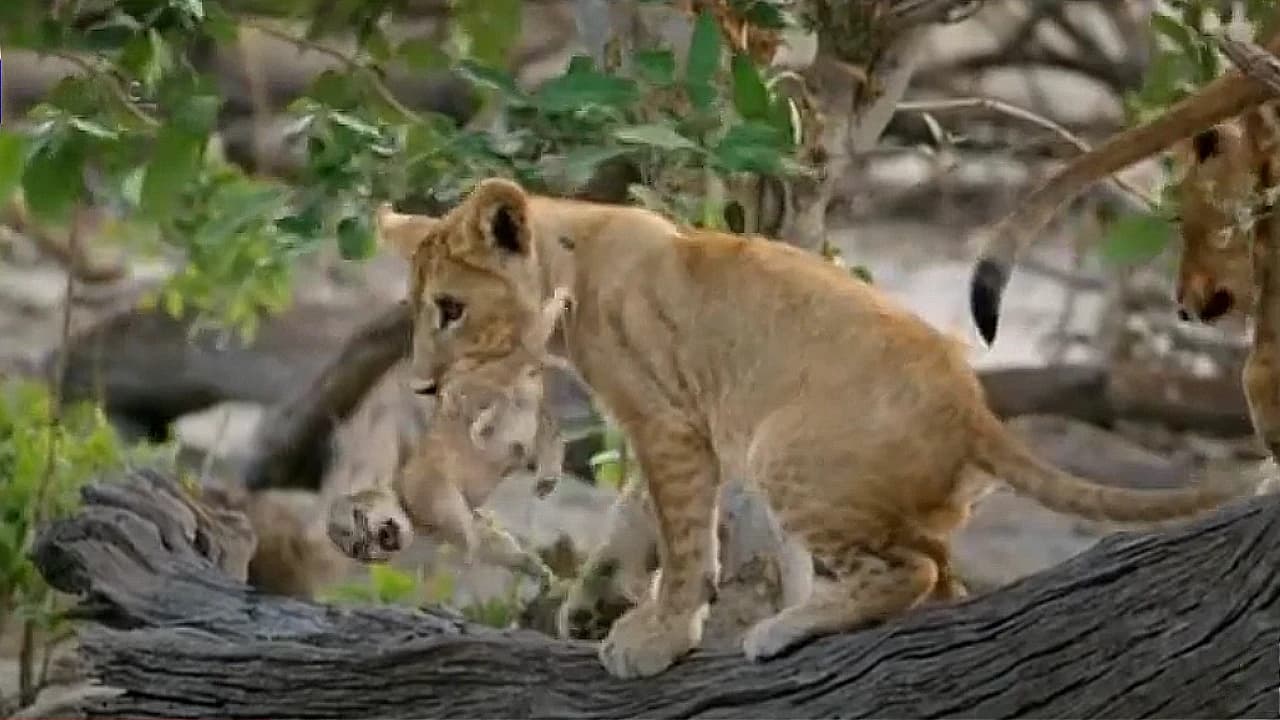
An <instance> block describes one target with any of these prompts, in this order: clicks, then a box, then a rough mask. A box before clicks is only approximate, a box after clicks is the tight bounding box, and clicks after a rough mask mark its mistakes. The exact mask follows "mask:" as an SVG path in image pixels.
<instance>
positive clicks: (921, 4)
mask: <svg viewBox="0 0 1280 720" xmlns="http://www.w3.org/2000/svg"><path fill="white" fill-rule="evenodd" d="M982 5H983V0H898V1H897V2H895V3H893V6H892V7H891V8H890V9H889V16H890V18H891V19H890V21H889V25H890V27H893V28H896V29H902V28H905V27H910V26H914V25H927V24H929V23H956V22H961V21H963V20H967V19H969V18H971V17H973V16H974V15H975V14H976V13H977V12H978V11H979V10H981V9H982Z"/></svg>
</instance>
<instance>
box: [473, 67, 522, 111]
mask: <svg viewBox="0 0 1280 720" xmlns="http://www.w3.org/2000/svg"><path fill="white" fill-rule="evenodd" d="M457 69H458V74H459V75H461V76H462V77H463V78H465V79H467V80H469V81H471V83H472V84H473V85H477V86H479V87H483V88H488V89H490V90H497V91H498V92H499V93H501V94H502V95H503V96H504V97H505V98H506V100H507V102H512V101H515V102H520V103H527V102H528V96H527V95H525V93H524V91H523V90H521V89H520V87H519V86H518V85H516V81H515V79H514V78H512V77H511V75H510V73H507V72H504V71H502V70H494V69H493V68H491V67H487V66H485V65H481V64H480V63H477V62H474V61H471V60H463V61H462V62H460V63H458V68H457Z"/></svg>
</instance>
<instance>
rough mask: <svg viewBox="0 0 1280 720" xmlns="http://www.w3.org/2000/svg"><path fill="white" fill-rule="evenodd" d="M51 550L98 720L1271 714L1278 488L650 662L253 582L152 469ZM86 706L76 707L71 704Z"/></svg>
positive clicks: (49, 573)
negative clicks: (626, 672) (625, 661)
mask: <svg viewBox="0 0 1280 720" xmlns="http://www.w3.org/2000/svg"><path fill="white" fill-rule="evenodd" d="M85 495H86V505H85V506H84V508H83V509H82V510H81V511H80V513H79V514H77V515H76V516H74V517H72V518H70V519H67V520H62V521H59V522H57V523H56V524H54V525H53V526H51V527H50V528H49V529H48V530H47V531H46V532H44V533H43V534H42V535H41V537H40V539H39V541H38V542H37V544H36V547H35V550H34V556H35V560H36V563H37V565H38V567H39V568H40V571H41V572H42V573H43V574H44V576H45V577H46V578H47V579H48V580H49V582H50V583H52V584H53V585H54V586H55V587H57V588H59V589H61V590H63V591H66V592H71V593H77V594H80V595H81V596H82V597H84V598H85V602H84V604H83V605H82V606H81V607H80V610H79V615H80V616H81V617H82V618H84V619H85V620H87V623H86V624H85V625H83V626H82V629H81V637H80V639H81V648H82V652H84V653H85V655H86V657H87V659H88V660H89V661H90V663H91V665H92V667H93V668H94V672H95V673H96V676H97V679H99V680H100V681H101V682H103V683H105V684H106V685H108V686H111V687H114V688H117V689H119V690H120V691H121V692H120V694H118V695H116V696H114V697H108V698H97V699H89V700H86V701H85V703H86V705H85V706H83V707H82V708H80V709H79V710H78V711H79V712H83V713H84V714H86V715H88V716H91V717H121V716H128V717H139V718H143V717H164V718H179V717H246V718H248V717H252V718H261V717H295V718H302V717H335V718H337V717H343V718H345V717H373V716H377V717H444V716H448V717H474V718H481V717H504V718H509V717H557V718H563V717H575V718H588V717H676V716H679V717H687V716H716V717H743V718H745V717H767V718H782V717H832V716H836V717H943V716H946V717H954V716H966V717H984V718H994V717H1015V716H1017V717H1025V716H1036V717H1078V718H1079V717H1178V718H1188V717H1274V716H1275V715H1276V713H1277V710H1278V709H1280V667H1278V666H1277V648H1278V647H1280V576H1278V575H1277V574H1276V572H1275V567H1276V565H1277V564H1278V563H1280V512H1277V510H1280V501H1277V499H1276V498H1275V497H1273V496H1266V497H1260V498H1255V499H1252V500H1250V501H1245V502H1240V503H1236V504H1233V505H1231V506H1230V507H1228V508H1225V509H1223V510H1221V511H1219V512H1218V513H1216V514H1214V515H1212V516H1209V517H1206V518H1204V519H1201V520H1198V521H1196V522H1194V523H1188V524H1186V525H1184V526H1180V527H1178V528H1176V529H1173V530H1170V531H1167V532H1164V533H1159V534H1149V535H1138V534H1118V535H1114V536H1111V537H1109V538H1107V539H1105V540H1103V541H1101V542H1100V543H1098V544H1097V545H1096V546H1094V547H1093V548H1092V549H1091V550H1089V551H1087V552H1085V553H1083V554H1082V555H1080V556H1078V557H1077V558H1075V559H1073V560H1070V561H1068V562H1066V563H1063V564H1062V565H1060V566H1058V567H1055V568H1052V569H1050V570H1047V571H1045V572H1043V573H1039V574H1037V575H1034V576H1031V577H1029V578H1026V579H1024V580H1022V581H1019V582H1017V583H1014V584H1013V585H1011V586H1009V587H1006V588H1004V589H1001V590H999V591H996V592H994V593H991V594H989V595H985V596H979V597H976V598H972V599H970V600H969V601H967V602H964V603H961V604H959V605H956V606H953V607H931V608H923V609H920V610H917V611H915V612H912V613H909V614H908V615H906V616H905V617H902V618H900V619H898V620H895V621H893V622H890V623H888V624H886V625H881V626H878V627H874V628H870V629H866V630H862V631H860V632H851V633H846V634H842V635H838V636H833V637H828V638H824V639H821V640H818V641H816V642H814V643H811V644H809V645H807V646H805V647H802V648H800V649H798V650H797V651H795V652H793V653H791V654H788V655H786V656H784V657H781V658H778V659H777V660H774V661H772V662H769V663H765V664H751V663H748V662H747V661H745V660H744V659H743V658H742V656H741V655H740V654H739V653H737V652H707V651H699V652H696V653H694V654H693V655H692V656H690V657H689V658H687V659H685V660H684V661H682V662H680V663H679V664H677V665H676V666H674V667H673V668H671V669H670V670H668V671H667V672H665V673H663V674H661V675H659V676H657V677H654V678H650V679H645V680H636V681H620V680H616V679H612V678H610V677H609V676H607V675H606V674H605V672H604V670H603V669H602V668H601V667H600V664H599V662H598V661H597V659H596V657H595V652H594V648H593V647H592V646H590V645H587V644H583V643H564V642H557V641H553V640H550V639H548V638H546V637H545V636H542V635H540V634H538V633H534V632H531V631H514V632H507V631H498V630H492V629H487V628H482V627H478V626H474V625H470V624H468V623H466V622H464V621H462V620H460V619H458V618H456V617H454V616H450V615H446V614H444V613H441V612H436V611H420V612H410V611H407V610H403V609H394V608H390V607H366V608H355V609H336V608H331V607H326V606H321V605H314V604H309V603H304V602H299V601H296V600H288V599H282V598H276V597H270V596H266V595H263V594H260V593H258V592H255V591H253V590H252V589H250V588H248V587H246V586H245V585H243V584H242V583H241V582H240V581H238V580H235V579H232V578H231V577H229V576H228V575H227V574H226V573H224V572H223V571H222V570H220V569H219V568H225V569H226V570H228V571H229V572H231V573H233V574H238V575H240V576H243V575H242V574H241V573H240V571H239V568H238V566H237V562H238V558H239V557H240V556H242V555H243V547H244V542H245V536H244V532H243V527H242V526H239V525H236V524H235V523H231V522H226V521H225V519H220V518H219V516H217V515H215V514H214V513H211V512H210V511H209V510H208V509H207V508H204V507H202V506H201V505H199V504H198V503H195V502H193V501H191V500H190V499H188V498H187V496H186V495H185V493H184V492H183V491H182V490H181V489H179V487H178V486H177V485H175V484H174V483H173V482H171V481H169V480H167V479H165V478H163V477H160V476H158V475H156V474H154V473H149V472H139V473H135V474H133V475H131V476H129V477H128V478H126V479H125V482H124V484H123V485H120V484H99V485H95V486H92V487H90V488H89V489H88V490H87V491H86V493H85ZM72 710H74V709H69V710H68V712H71V711H72Z"/></svg>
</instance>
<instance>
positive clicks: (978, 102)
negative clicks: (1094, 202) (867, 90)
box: [897, 97, 1159, 208]
mask: <svg viewBox="0 0 1280 720" xmlns="http://www.w3.org/2000/svg"><path fill="white" fill-rule="evenodd" d="M970 109H982V110H989V111H991V112H996V113H999V114H1001V115H1007V116H1008V117H1011V118H1014V119H1017V120H1021V121H1023V122H1026V123H1030V124H1032V125H1035V126H1036V127H1040V128H1043V129H1045V130H1048V131H1049V132H1051V133H1053V134H1054V135H1057V136H1058V137H1059V138H1062V139H1063V140H1065V141H1066V142H1067V143H1069V144H1070V145H1072V146H1074V147H1075V148H1076V149H1077V150H1079V151H1080V152H1082V153H1086V152H1089V150H1090V149H1091V148H1090V147H1089V144H1088V143H1086V142H1085V141H1084V140H1082V139H1080V137H1079V136H1077V135H1075V134H1074V133H1072V132H1071V131H1070V130H1068V129H1066V128H1065V127H1063V126H1061V125H1059V124H1058V123H1056V122H1054V121H1053V120H1050V119H1049V118H1047V117H1044V116H1043V115H1038V114H1036V113H1033V112H1031V111H1030V110H1027V109H1025V108H1020V107H1018V106H1016V105H1013V104H1011V103H1007V102H1004V101H1003V100H996V99H995V98H985V97H965V98H949V99H944V100H913V101H909V102H902V103H898V108H897V110H898V112H939V111H946V110H970ZM1109 179H1110V180H1111V182H1114V183H1115V184H1116V186H1118V187H1120V188H1121V189H1123V190H1124V191H1126V192H1128V193H1129V194H1130V195H1133V196H1134V197H1135V198H1137V199H1138V200H1140V201H1141V202H1142V203H1143V204H1145V205H1146V206H1147V207H1148V208H1156V207H1158V206H1159V204H1158V203H1157V202H1156V199H1155V198H1153V197H1151V196H1150V195H1149V194H1147V193H1146V192H1145V191H1144V190H1142V188H1139V187H1138V186H1137V185H1134V184H1133V183H1131V182H1129V181H1128V180H1125V179H1123V178H1120V177H1115V176H1112V177H1111V178H1109Z"/></svg>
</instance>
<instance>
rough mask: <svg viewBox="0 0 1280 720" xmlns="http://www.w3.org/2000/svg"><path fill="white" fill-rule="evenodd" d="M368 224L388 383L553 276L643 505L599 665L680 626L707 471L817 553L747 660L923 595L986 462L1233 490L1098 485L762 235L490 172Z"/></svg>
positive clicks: (466, 337)
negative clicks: (642, 572)
mask: <svg viewBox="0 0 1280 720" xmlns="http://www.w3.org/2000/svg"><path fill="white" fill-rule="evenodd" d="M378 225H379V228H380V235H381V237H382V239H383V240H384V241H385V242H387V243H389V244H393V245H395V246H397V247H398V248H399V249H400V250H401V252H402V253H403V254H404V255H405V256H406V257H408V258H410V259H411V262H412V263H413V272H412V275H411V277H412V278H413V282H412V284H411V286H410V292H409V297H408V299H407V300H408V302H410V303H411V304H412V307H413V311H414V328H415V330H414V338H413V348H412V355H413V356H412V360H411V372H412V373H413V375H414V378H413V379H412V380H411V383H414V384H415V386H416V387H418V388H422V389H424V390H429V389H432V388H437V387H442V386H444V385H445V384H447V383H448V382H450V381H452V382H457V381H458V378H461V377H468V376H476V375H479V374H482V373H485V372H487V369H488V368H492V367H501V366H502V365H503V364H505V363H507V362H509V361H510V358H512V357H517V356H518V355H519V353H520V348H521V342H520V340H519V338H520V337H521V336H522V334H523V333H524V332H527V330H528V328H530V327H533V326H534V325H536V322H537V320H536V313H534V312H531V311H530V310H529V308H536V307H538V306H539V305H540V304H541V303H542V302H545V299H546V298H548V297H550V296H551V294H552V290H553V289H554V288H556V287H570V288H571V289H572V294H573V304H572V306H571V307H570V308H568V310H567V312H566V313H565V316H564V318H563V322H562V323H561V328H560V333H559V341H560V345H561V346H562V348H563V353H564V355H565V357H567V359H568V360H569V362H570V363H571V364H572V366H573V368H574V369H575V370H577V372H578V375H579V376H580V377H581V378H582V379H583V380H584V382H585V383H586V385H587V386H588V387H590V389H591V392H592V395H593V399H595V400H596V401H598V402H599V403H600V405H601V406H602V409H603V410H604V412H605V414H607V415H608V416H609V417H611V418H612V419H613V420H614V421H615V422H616V423H617V425H618V426H619V427H621V428H622V429H623V431H624V432H625V433H626V435H627V438H628V439H629V440H630V441H631V444H632V447H633V448H634V450H635V457H636V459H637V460H638V462H639V468H640V472H641V474H642V475H643V477H644V482H645V487H646V489H647V491H648V494H649V498H650V500H651V502H652V504H653V510H654V515H655V516H656V517H657V519H658V528H659V533H658V534H659V538H660V540H659V542H658V556H659V557H658V565H659V568H660V570H661V572H660V573H659V574H658V579H657V581H656V583H655V587H654V590H653V592H652V593H648V594H646V596H645V597H643V598H642V599H641V600H640V602H639V603H638V604H637V605H636V606H635V607H634V608H632V609H631V610H629V611H628V612H627V613H626V614H624V615H622V617H621V618H619V619H618V621H617V622H615V623H614V624H613V627H612V629H611V630H610V631H609V634H608V636H607V637H606V638H605V640H604V641H603V642H602V643H601V644H600V648H599V657H600V660H601V662H602V663H603V664H604V666H605V668H606V669H607V670H608V671H609V672H610V673H611V674H613V675H615V676H617V677H624V678H630V677H641V676H648V675H654V674H656V673H659V672H662V671H663V670H665V669H666V668H667V667H669V666H670V665H671V664H672V663H674V662H676V661H677V659H679V658H680V657H681V656H683V655H684V654H685V653H686V652H688V651H689V650H691V649H693V648H694V647H697V646H698V645H699V643H700V642H701V638H702V629H703V625H704V622H705V619H706V614H707V610H708V603H709V602H710V601H711V599H712V597H713V595H714V593H715V591H716V587H717V583H718V578H719V567H718V559H717V558H718V552H717V543H718V540H717V534H716V525H717V514H718V508H717V505H718V497H719V494H720V488H721V485H722V484H723V482H724V481H725V479H726V478H735V479H736V478H742V479H743V480H744V481H746V482H747V483H749V485H750V486H752V487H753V488H754V489H756V490H758V491H760V492H762V493H763V495H764V497H765V498H766V499H767V500H768V502H769V505H770V507H771V508H772V510H773V512H774V513H775V515H776V517H777V518H778V520H779V522H780V523H781V525H782V527H783V529H784V530H785V531H786V533H787V534H788V535H789V536H790V537H793V538H796V539H797V540H798V541H799V542H800V543H801V544H803V545H804V546H805V548H806V549H807V550H808V551H809V553H810V555H811V557H812V558H813V562H814V567H815V568H821V572H818V573H815V578H814V582H813V585H812V589H811V591H810V593H809V595H808V597H806V598H804V599H803V600H800V601H798V602H796V603H795V604H793V605H790V606H789V607H786V608H785V609H783V610H782V611H781V612H779V613H778V614H776V615H774V616H772V617H769V618H766V619H764V620H762V621H760V622H759V623H758V624H756V625H754V626H753V627H752V628H751V630H750V631H749V632H747V634H746V636H745V637H744V639H743V650H744V652H745V654H746V655H747V657H749V658H751V659H753V660H763V659H766V658H770V657H773V656H776V655H778V654H779V653H782V652H784V651H786V650H787V649H788V648H791V647H792V646H795V645H797V644H798V643H800V642H803V641H805V640H807V639H809V638H812V637H815V636H818V635H825V634H829V633H834V632H841V631H845V630H851V629H854V628H857V627H860V626H863V625H865V624H867V623H872V622H880V621H884V620H887V619H889V618H892V617H895V616H897V615H899V614H901V613H904V612H907V611H908V610H911V609H912V608H915V607H916V606H918V605H919V604H920V603H922V602H924V601H925V600H926V599H928V598H930V597H932V596H934V595H935V594H936V593H938V592H939V588H940V584H941V582H940V581H942V580H943V579H944V578H945V576H946V575H947V556H948V554H949V553H948V550H949V548H948V539H949V536H950V535H951V533H952V532H954V531H955V530H956V529H957V528H959V527H960V526H961V525H963V524H964V523H965V520H966V518H967V516H968V513H969V509H970V507H971V505H972V504H973V502H975V500H976V499H977V498H979V497H980V496H981V495H983V494H984V493H985V492H986V491H987V490H989V489H990V488H991V486H992V485H993V484H994V483H996V482H999V481H1003V482H1004V483H1005V484H1007V485H1009V486H1010V487H1011V488H1012V489H1014V490H1015V491H1017V492H1019V493H1021V494H1023V495H1026V496H1029V497H1031V498H1034V499H1036V500H1038V501H1039V502H1041V503H1042V504H1044V505H1045V506H1046V507H1048V508H1050V509H1053V510H1057V511H1060V512H1065V513H1070V514H1073V515H1078V516H1083V517H1091V518H1103V519H1109V520H1113V521H1119V522H1125V521H1146V520H1163V519H1173V518H1180V517H1187V516H1191V515H1195V514H1197V513H1200V512H1203V511H1204V510H1206V509H1208V508H1212V507H1215V506H1216V505H1218V504H1219V503H1221V502H1223V501H1225V500H1227V499H1229V498H1233V497H1236V496H1237V495H1238V494H1241V493H1240V491H1239V489H1237V488H1231V489H1224V488H1219V487H1208V486H1200V487H1191V488H1180V489H1177V490H1166V491H1138V490H1131V489H1126V488H1120V487H1109V486H1106V485H1101V484H1098V483H1096V482H1093V481H1090V480H1087V479H1085V478H1080V477H1076V476H1073V475H1071V474H1069V473H1066V472H1064V471H1063V470H1061V469H1059V468H1056V467H1053V466H1051V465H1049V464H1048V463H1046V462H1044V461H1043V460H1042V459H1041V458H1039V457H1037V456H1036V455H1035V454H1034V453H1033V452H1032V451H1031V450H1030V449H1029V448H1028V447H1027V446H1026V444H1025V443H1024V442H1023V441H1022V440H1021V438H1019V437H1018V436H1017V435H1016V434H1014V433H1012V432H1010V431H1009V429H1008V428H1006V427H1005V426H1004V424H1003V423H1002V422H1000V420H999V418H997V417H996V416H995V414H994V413H992V411H991V409H990V408H989V407H988V405H987V403H986V400H985V398H984V394H983V388H982V385H981V383H979V381H978V378H977V376H976V374H975V373H974V371H973V368H972V367H971V366H970V364H969V362H968V360H967V358H966V356H965V355H966V349H965V348H964V347H963V346H962V345H961V344H960V343H959V342H957V341H955V340H954V339H953V338H950V337H947V336H945V335H943V334H942V333H940V332H939V331H938V330H937V329H935V328H934V327H933V326H931V325H930V324H929V323H927V322H926V321H924V320H923V319H921V318H920V317H919V316H917V315H915V314H914V313H912V312H910V311H909V310H908V309H906V308H905V307H903V306H902V305H901V304H900V303H898V302H897V301H895V300H893V299H892V298H890V297H889V296H888V295H886V294H885V293H883V292H881V291H880V290H877V289H876V288H875V287H873V286H871V285H869V284H867V283H865V282H862V281H860V280H858V279H855V278H853V277H851V276H850V275H849V273H848V272H847V271H844V270H842V269H840V268H838V267H835V266H833V265H832V264H830V263H828V262H826V261H825V260H824V259H823V258H821V257H818V256H817V255H815V254H812V253H807V252H805V251H803V250H800V249H798V248H795V247H791V246H788V245H786V244H783V243H778V242H770V241H767V240H763V239H758V238H749V237H743V236H737V235H731V234H728V233H719V232H713V231H707V230H701V229H695V228H689V227H681V226H677V225H675V224H674V223H672V222H671V221H669V220H667V219H666V218H664V217H662V216H660V215H658V214H656V213H653V212H650V211H647V210H644V209H641V208H636V207H623V206H616V205H603V204H595V203H588V202H577V201H571V200H562V199H556V198H550V197H543V196H538V195H533V194H530V193H527V192H526V191H525V190H524V189H523V188H522V187H520V186H519V185H518V184H516V183H513V182H511V181H509V180H503V179H497V178H491V179H487V180H484V181H481V182H480V183H479V184H477V185H476V186H475V188H474V189H473V190H472V191H471V194H470V195H469V196H468V197H467V198H466V199H465V200H464V201H463V202H462V203H460V204H459V205H458V206H457V207H455V208H454V209H453V210H451V211H450V212H449V213H448V214H447V215H446V216H444V217H443V218H439V219H431V218H424V217H423V216H408V215H401V214H399V213H395V212H394V211H392V210H390V209H389V208H387V209H384V210H383V211H382V212H380V213H379V217H378ZM942 591H943V592H944V593H945V592H949V588H946V587H943V588H942Z"/></svg>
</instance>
